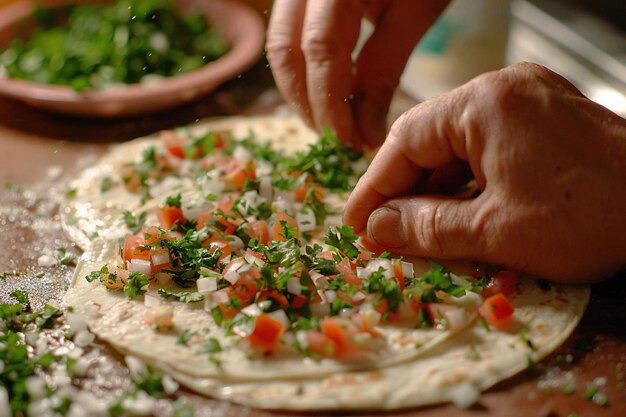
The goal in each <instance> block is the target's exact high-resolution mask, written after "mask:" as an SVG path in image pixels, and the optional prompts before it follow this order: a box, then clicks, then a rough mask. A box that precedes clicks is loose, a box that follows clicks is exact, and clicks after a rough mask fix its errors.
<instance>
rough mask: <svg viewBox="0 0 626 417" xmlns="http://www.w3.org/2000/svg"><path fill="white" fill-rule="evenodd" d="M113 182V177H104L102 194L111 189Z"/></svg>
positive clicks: (101, 187) (101, 186)
mask: <svg viewBox="0 0 626 417" xmlns="http://www.w3.org/2000/svg"><path fill="white" fill-rule="evenodd" d="M111 185H112V180H111V177H104V178H102V180H101V181H100V192H101V193H105V192H107V191H109V190H110V189H111Z"/></svg>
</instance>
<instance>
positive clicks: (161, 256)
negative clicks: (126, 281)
mask: <svg viewBox="0 0 626 417" xmlns="http://www.w3.org/2000/svg"><path fill="white" fill-rule="evenodd" d="M151 259H152V265H155V266H157V265H165V264H169V263H170V253H169V252H168V251H166V250H164V251H158V252H155V253H153V254H152V256H151Z"/></svg>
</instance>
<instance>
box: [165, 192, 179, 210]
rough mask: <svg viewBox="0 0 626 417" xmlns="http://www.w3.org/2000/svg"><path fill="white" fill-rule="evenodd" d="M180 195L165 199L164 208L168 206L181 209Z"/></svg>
mask: <svg viewBox="0 0 626 417" xmlns="http://www.w3.org/2000/svg"><path fill="white" fill-rule="evenodd" d="M181 198H182V197H181V195H180V194H177V195H175V196H168V197H167V198H166V199H165V205H166V206H170V207H177V208H180V207H181V204H182V203H181Z"/></svg>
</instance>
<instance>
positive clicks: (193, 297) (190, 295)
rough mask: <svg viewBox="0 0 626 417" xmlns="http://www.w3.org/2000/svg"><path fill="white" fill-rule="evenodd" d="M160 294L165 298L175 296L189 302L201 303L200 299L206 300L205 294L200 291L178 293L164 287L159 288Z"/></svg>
mask: <svg viewBox="0 0 626 417" xmlns="http://www.w3.org/2000/svg"><path fill="white" fill-rule="evenodd" d="M159 295H160V296H161V297H163V298H170V297H174V298H176V299H178V301H180V302H181V303H185V304H189V303H199V302H200V301H204V295H202V294H200V293H199V292H190V291H182V292H178V293H173V292H170V291H167V290H165V289H163V288H159Z"/></svg>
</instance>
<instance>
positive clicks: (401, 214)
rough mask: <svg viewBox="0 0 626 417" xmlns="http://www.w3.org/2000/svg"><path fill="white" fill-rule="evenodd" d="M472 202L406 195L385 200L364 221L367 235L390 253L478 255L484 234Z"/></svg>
mask: <svg viewBox="0 0 626 417" xmlns="http://www.w3.org/2000/svg"><path fill="white" fill-rule="evenodd" d="M472 201H475V200H458V199H452V198H443V197H406V198H399V199H394V200H389V201H387V202H385V204H383V205H382V206H380V207H379V208H377V209H376V210H374V212H372V214H371V215H370V217H369V219H368V222H367V235H368V238H369V239H370V240H372V241H373V242H375V243H376V244H377V245H380V246H383V247H385V248H389V249H390V250H391V251H392V252H394V253H398V254H403V255H413V256H421V257H428V258H437V259H461V258H465V259H469V258H476V257H479V255H480V253H481V251H482V249H481V248H483V247H484V244H483V239H484V237H483V236H482V235H481V234H480V233H478V231H477V227H476V226H475V222H474V217H475V215H474V214H475V209H474V205H473V203H472Z"/></svg>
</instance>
